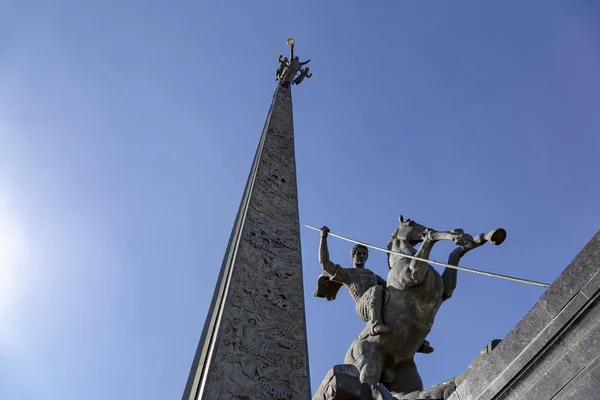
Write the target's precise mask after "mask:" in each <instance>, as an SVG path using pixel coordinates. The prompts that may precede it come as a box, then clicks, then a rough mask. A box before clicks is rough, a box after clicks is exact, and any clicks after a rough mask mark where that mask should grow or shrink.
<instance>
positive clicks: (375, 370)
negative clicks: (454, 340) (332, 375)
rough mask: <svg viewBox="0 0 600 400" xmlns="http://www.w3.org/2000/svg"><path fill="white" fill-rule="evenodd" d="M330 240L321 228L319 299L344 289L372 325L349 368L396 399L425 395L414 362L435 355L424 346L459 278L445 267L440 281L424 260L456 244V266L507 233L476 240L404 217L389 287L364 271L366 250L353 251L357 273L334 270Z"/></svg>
mask: <svg viewBox="0 0 600 400" xmlns="http://www.w3.org/2000/svg"><path fill="white" fill-rule="evenodd" d="M328 234H329V229H328V228H327V227H323V228H321V242H320V246H319V263H320V265H321V268H322V269H323V271H324V272H323V274H321V276H320V277H319V279H318V281H317V290H316V292H315V296H317V297H323V298H326V299H328V300H333V299H335V297H336V294H337V292H338V290H339V289H340V288H341V286H346V287H347V289H348V291H349V292H350V295H351V296H352V298H353V299H354V301H355V303H356V312H357V314H358V315H359V317H360V318H361V319H363V320H364V321H365V322H366V323H367V324H366V326H365V328H364V329H363V330H362V332H361V333H360V334H359V335H358V337H357V338H356V339H355V340H354V342H353V343H352V345H351V346H350V349H349V350H348V352H347V353H346V358H345V360H344V364H350V365H353V366H354V367H356V368H357V369H358V372H359V374H360V381H361V382H364V383H367V384H369V385H371V386H372V387H375V386H377V385H378V384H383V385H384V386H385V388H386V389H387V390H389V391H390V392H392V393H394V392H395V393H408V392H413V391H418V390H423V381H422V380H421V376H420V375H419V372H418V370H417V366H416V365H415V361H414V356H415V353H417V352H422V353H431V352H432V351H433V348H431V347H430V345H429V343H428V342H427V340H425V339H426V337H427V335H428V334H429V332H430V331H431V327H432V325H433V321H434V318H435V315H436V313H437V311H438V310H439V308H440V306H441V305H442V303H443V302H444V301H446V300H448V299H449V298H450V297H451V296H452V293H453V292H454V289H455V288H456V278H457V271H456V269H452V268H449V267H447V268H445V270H444V271H443V273H442V274H441V275H440V274H439V273H438V272H437V271H436V270H435V269H434V268H433V267H432V266H431V265H429V263H428V262H426V261H423V259H424V260H427V259H429V255H430V252H431V249H432V248H433V246H434V244H435V243H436V242H438V241H440V240H450V241H453V242H454V243H455V244H456V245H457V247H456V249H455V250H454V251H452V253H451V254H450V256H449V258H448V263H447V264H448V265H454V266H457V265H458V263H459V261H460V259H461V257H463V256H464V255H465V254H466V253H467V252H469V251H471V250H473V249H474V248H477V247H479V246H481V245H483V244H484V243H486V242H490V243H492V244H494V245H499V244H501V243H502V242H503V241H504V239H505V238H506V231H505V230H504V229H495V230H493V231H490V232H488V233H486V234H480V235H477V236H475V237H473V236H471V235H468V234H466V233H464V231H463V230H462V229H454V230H452V231H448V232H440V231H435V230H432V229H428V228H426V227H424V226H423V225H420V224H418V223H416V222H415V221H411V220H410V219H406V220H405V219H404V218H403V217H402V216H401V217H400V225H399V227H398V228H397V229H396V230H395V231H394V233H393V234H392V236H391V238H390V240H389V243H388V247H387V248H388V250H389V251H390V252H389V253H388V267H389V273H388V275H387V281H386V280H384V279H383V278H381V277H380V276H378V275H377V274H375V273H374V272H372V271H370V270H368V269H366V268H365V262H366V260H367V257H368V249H367V248H366V247H365V246H362V245H357V246H355V247H354V248H353V249H352V252H351V258H352V261H353V263H354V268H343V267H341V266H340V265H338V264H335V263H333V262H332V261H331V260H330V258H329V251H328V247H327V236H328ZM419 243H420V246H419V248H418V249H416V248H415V246H416V245H418V244H419ZM410 257H417V258H420V259H422V260H417V259H414V258H410Z"/></svg>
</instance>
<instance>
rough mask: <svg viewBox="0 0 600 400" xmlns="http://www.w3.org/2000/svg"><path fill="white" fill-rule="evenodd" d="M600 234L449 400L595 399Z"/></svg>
mask: <svg viewBox="0 0 600 400" xmlns="http://www.w3.org/2000/svg"><path fill="white" fill-rule="evenodd" d="M599 297H600V232H598V233H597V234H596V235H595V236H594V237H593V238H592V240H591V241H590V242H589V243H588V244H587V245H586V246H585V248H584V249H583V250H582V251H581V252H580V253H579V255H578V256H577V257H576V258H575V259H574V260H573V261H572V262H571V264H570V265H569V266H568V267H567V268H566V269H565V270H564V271H563V273H562V274H561V275H560V276H559V277H558V279H556V281H555V282H554V283H553V284H552V286H551V287H550V288H548V290H547V291H546V292H545V293H544V295H543V296H542V297H541V298H540V300H539V301H538V302H537V303H536V305H535V306H534V307H533V308H532V309H531V310H530V311H529V312H528V313H527V315H525V317H524V318H523V319H522V320H521V321H520V322H519V323H518V324H517V325H516V326H515V327H514V328H513V330H512V331H511V332H510V333H509V334H508V335H507V336H506V338H504V340H502V342H501V343H500V344H499V345H498V347H497V348H496V349H495V350H494V351H493V352H492V353H491V354H490V355H489V357H486V358H485V359H484V360H483V361H482V362H481V363H479V364H478V365H477V366H476V367H475V368H474V369H473V370H472V371H470V373H469V375H468V377H467V378H466V379H465V381H464V382H462V383H461V384H460V385H459V386H458V387H457V389H456V391H455V392H454V393H453V394H452V396H450V398H449V399H451V400H491V399H495V400H507V399H528V400H538V399H539V400H548V399H553V400H560V399H585V400H594V399H600V305H599V301H598V298H599Z"/></svg>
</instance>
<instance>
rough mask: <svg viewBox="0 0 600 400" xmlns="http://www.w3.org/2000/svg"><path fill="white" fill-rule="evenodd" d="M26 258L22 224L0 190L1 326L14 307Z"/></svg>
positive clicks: (4, 193)
mask: <svg viewBox="0 0 600 400" xmlns="http://www.w3.org/2000/svg"><path fill="white" fill-rule="evenodd" d="M24 256H25V240H24V235H23V229H22V224H21V222H20V221H19V219H18V218H17V217H16V216H15V215H14V214H13V213H12V212H11V209H10V205H9V203H8V199H7V196H6V192H5V191H2V190H1V189H0V325H2V324H3V322H4V320H5V318H6V317H7V316H8V313H9V312H10V310H11V307H13V306H14V301H15V300H16V295H17V285H18V282H17V275H18V272H19V267H20V266H21V263H22V262H23V260H24Z"/></svg>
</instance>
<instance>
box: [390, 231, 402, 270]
mask: <svg viewBox="0 0 600 400" xmlns="http://www.w3.org/2000/svg"><path fill="white" fill-rule="evenodd" d="M399 230H400V227H397V228H396V229H395V230H394V232H393V233H392V236H390V240H388V244H387V249H388V250H392V246H393V245H394V243H393V241H394V239H395V238H396V236H397V235H398V231H399ZM387 264H388V268H392V266H391V265H390V253H387Z"/></svg>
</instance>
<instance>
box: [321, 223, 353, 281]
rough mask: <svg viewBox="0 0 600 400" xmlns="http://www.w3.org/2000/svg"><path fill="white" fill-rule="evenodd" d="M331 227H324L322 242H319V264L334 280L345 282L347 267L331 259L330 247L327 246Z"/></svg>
mask: <svg viewBox="0 0 600 400" xmlns="http://www.w3.org/2000/svg"><path fill="white" fill-rule="evenodd" d="M328 232H329V229H327V227H323V229H322V230H321V242H320V243H319V264H321V268H322V269H323V271H325V272H327V273H328V274H329V275H330V276H331V279H332V280H335V281H337V282H340V283H344V282H346V280H347V275H348V274H347V272H346V269H345V268H342V267H341V266H339V265H337V264H335V263H333V262H331V260H330V259H329V248H328V247H327V233H328Z"/></svg>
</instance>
